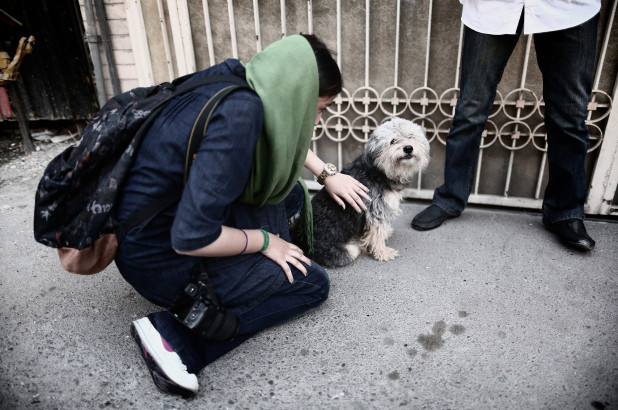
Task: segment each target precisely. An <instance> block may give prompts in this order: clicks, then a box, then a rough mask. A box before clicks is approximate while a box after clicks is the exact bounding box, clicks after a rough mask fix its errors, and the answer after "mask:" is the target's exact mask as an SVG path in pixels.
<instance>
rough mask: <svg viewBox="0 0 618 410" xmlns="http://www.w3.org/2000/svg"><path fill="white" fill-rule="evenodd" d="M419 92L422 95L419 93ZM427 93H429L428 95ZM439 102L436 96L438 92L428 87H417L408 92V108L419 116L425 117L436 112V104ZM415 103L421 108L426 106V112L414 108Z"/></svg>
mask: <svg viewBox="0 0 618 410" xmlns="http://www.w3.org/2000/svg"><path fill="white" fill-rule="evenodd" d="M421 93H422V95H419V94H421ZM427 94H429V96H428V95H427ZM439 102H440V100H439V98H438V94H437V93H436V92H435V91H434V90H433V89H431V88H429V87H420V88H417V89H416V90H414V91H412V93H410V98H409V99H408V104H409V105H410V110H411V111H412V112H413V113H414V114H415V115H417V116H419V117H425V116H427V115H431V114H433V113H434V112H436V110H437V109H438V106H439V105H440V104H439ZM415 105H420V106H421V107H423V108H425V107H427V108H426V112H422V111H417V110H415V109H414V106H415ZM432 106H433V107H432Z"/></svg>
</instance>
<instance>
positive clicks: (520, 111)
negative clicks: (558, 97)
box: [502, 88, 539, 121]
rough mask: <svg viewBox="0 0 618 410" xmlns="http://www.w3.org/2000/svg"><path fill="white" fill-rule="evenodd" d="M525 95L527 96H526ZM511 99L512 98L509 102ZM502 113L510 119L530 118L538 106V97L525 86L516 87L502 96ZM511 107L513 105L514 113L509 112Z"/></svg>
mask: <svg viewBox="0 0 618 410" xmlns="http://www.w3.org/2000/svg"><path fill="white" fill-rule="evenodd" d="M526 96H527V97H528V98H526ZM511 100H513V101H512V102H511ZM502 106H503V111H504V115H506V116H507V117H508V118H509V119H511V120H515V121H517V120H525V119H527V118H530V117H531V116H532V115H533V114H534V113H535V112H536V111H537V107H538V106H539V99H538V98H537V96H536V94H535V93H534V92H532V90H529V89H527V88H516V89H514V90H512V91H511V92H510V93H508V94H507V95H506V97H504V102H503V103H502ZM511 107H514V108H515V110H516V114H515V115H513V114H511V113H509V110H510V108H511Z"/></svg>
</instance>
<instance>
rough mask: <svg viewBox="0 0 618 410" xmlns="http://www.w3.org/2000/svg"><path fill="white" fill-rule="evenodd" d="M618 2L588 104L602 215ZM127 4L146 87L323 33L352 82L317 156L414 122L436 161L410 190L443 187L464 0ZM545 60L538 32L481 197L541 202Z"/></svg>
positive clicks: (592, 200) (130, 0)
mask: <svg viewBox="0 0 618 410" xmlns="http://www.w3.org/2000/svg"><path fill="white" fill-rule="evenodd" d="M108 3H112V1H111V0H108ZM616 5H617V0H608V1H603V3H602V11H601V19H600V29H599V46H598V50H597V64H596V72H595V79H594V92H593V94H592V96H591V101H590V104H589V107H588V108H589V115H588V128H589V131H590V137H591V145H590V149H589V153H588V157H587V160H586V170H587V175H588V182H589V184H590V185H589V188H590V189H589V197H588V200H587V203H586V212H587V213H589V214H596V215H618V206H617V203H618V202H617V198H616V187H617V185H618V165H616V159H617V157H618V113H616V112H615V111H616V110H614V111H612V109H613V108H614V107H613V105H612V102H613V97H615V95H616V90H615V88H616V84H617V81H616V73H617V72H618V69H617V67H618V61H617V60H618V49H617V46H618V45H617V44H615V43H616V41H615V39H616V38H618V36H617V31H618V28H616V27H615V26H616V24H615V21H614V16H615V13H616ZM124 6H125V11H126V21H127V27H128V35H129V37H130V39H131V47H132V53H133V56H134V65H135V71H136V78H137V79H138V84H139V85H151V84H154V83H158V82H162V81H167V80H169V79H172V78H174V77H177V76H180V75H183V74H186V73H189V72H193V71H196V70H201V69H204V68H207V67H209V66H210V65H213V64H215V63H218V62H221V61H223V60H224V59H226V58H229V57H234V58H239V59H241V60H242V61H248V60H249V59H250V58H251V57H252V56H253V55H254V54H255V53H256V52H258V51H260V50H262V48H264V47H265V46H267V45H268V44H270V43H272V42H274V41H276V40H278V39H280V38H282V36H286V35H289V34H296V33H299V32H305V33H315V34H316V35H318V36H319V37H320V38H321V39H322V40H324V41H325V43H326V44H327V45H328V46H329V47H330V48H331V49H332V50H333V52H334V54H335V55H336V59H337V62H338V63H339V66H340V67H341V70H342V73H343V77H344V87H345V89H344V91H343V93H342V94H341V95H340V96H339V97H338V98H337V99H336V100H335V104H333V105H332V106H331V107H330V109H329V112H328V115H327V114H326V113H325V115H324V116H323V118H322V120H321V122H320V125H319V126H318V127H316V130H315V134H314V138H313V149H314V150H315V151H316V153H317V154H318V155H319V156H320V157H321V158H322V159H324V160H325V161H329V162H333V163H335V164H337V165H338V166H339V167H341V166H342V165H344V164H345V163H347V162H348V161H350V160H352V159H353V158H354V157H355V156H356V155H358V154H359V153H360V152H361V151H362V148H363V145H364V143H365V142H366V141H367V139H368V138H369V135H370V133H371V131H372V130H373V129H374V128H375V127H376V126H377V125H378V124H379V123H380V122H381V121H384V120H385V119H387V118H390V117H393V116H399V117H403V118H408V119H412V120H414V121H416V122H417V123H419V124H421V125H422V126H423V127H424V128H425V130H426V132H427V136H428V138H429V139H430V141H431V149H432V161H431V164H430V166H429V167H428V169H427V170H426V171H425V172H424V173H423V174H422V175H419V177H418V179H417V180H416V181H415V182H414V183H413V184H411V185H410V186H409V187H408V188H407V190H406V197H407V198H420V199H430V198H431V197H432V194H433V190H434V188H436V187H437V186H439V185H440V184H441V183H442V171H443V164H444V155H445V139H446V136H447V134H448V130H449V128H450V124H451V121H452V117H453V113H454V108H455V103H456V101H457V97H458V86H459V70H458V67H459V64H460V58H461V44H462V36H463V25H462V24H461V21H460V16H461V5H460V4H459V2H456V1H454V0H428V1H413V0H409V1H406V0H389V1H370V0H366V1H364V2H362V1H354V0H319V1H318V0H314V1H311V0H310V1H305V2H299V1H291V0H288V1H286V0H279V1H277V0H269V1H264V0H261V1H258V0H253V1H252V2H250V1H247V0H243V1H241V0H235V1H234V0H228V1H225V0H167V1H163V0H126V1H125V2H124ZM108 7H109V4H108ZM612 38H613V39H614V41H613V42H612V41H611V39H612ZM535 60H536V59H535V51H534V45H533V42H532V38H531V36H523V35H522V36H521V38H520V41H519V43H518V45H517V47H516V49H515V51H514V53H513V56H512V57H511V59H510V61H509V64H508V65H507V68H506V70H505V72H504V75H503V79H502V81H501V83H500V85H499V87H498V94H497V97H496V100H495V102H494V106H493V110H492V113H491V116H490V119H489V122H488V124H487V127H486V129H485V131H484V132H483V135H482V143H481V151H480V156H479V161H478V168H477V171H476V182H475V186H474V187H473V191H472V195H471V196H470V201H469V202H470V203H475V204H489V205H499V206H506V207H519V208H528V209H540V207H541V201H542V195H543V191H544V187H545V185H546V183H547V158H546V156H547V154H546V135H545V130H544V125H543V112H544V103H543V100H542V97H541V95H542V81H541V74H540V71H539V70H538V67H537V65H536V63H535ZM125 88H127V87H125ZM303 176H304V177H305V178H306V179H307V180H308V185H309V187H310V188H313V189H317V188H318V187H320V186H319V185H318V184H317V183H316V182H314V179H313V176H312V175H310V174H309V173H307V174H303Z"/></svg>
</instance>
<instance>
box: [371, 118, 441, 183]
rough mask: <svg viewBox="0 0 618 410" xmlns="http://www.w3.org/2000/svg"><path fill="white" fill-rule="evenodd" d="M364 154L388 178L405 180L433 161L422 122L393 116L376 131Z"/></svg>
mask: <svg viewBox="0 0 618 410" xmlns="http://www.w3.org/2000/svg"><path fill="white" fill-rule="evenodd" d="M364 155H366V157H367V160H368V161H369V162H371V163H372V164H374V165H375V166H376V167H378V168H380V169H381V170H382V171H384V173H385V174H386V176H387V177H388V178H390V179H393V180H396V181H399V182H401V183H403V184H405V183H408V182H409V181H410V180H411V179H412V177H413V176H414V175H415V174H416V173H417V172H420V171H422V170H423V169H425V167H427V164H429V142H428V141H427V137H426V136H425V132H424V131H423V128H421V127H420V126H419V125H417V124H415V123H413V122H412V121H409V120H405V119H403V118H393V119H391V120H388V121H386V122H384V123H382V124H380V125H379V126H378V127H377V128H376V129H375V130H374V131H373V134H371V137H370V138H369V141H367V144H366V145H365V150H364Z"/></svg>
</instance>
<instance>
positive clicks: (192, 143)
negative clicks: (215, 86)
mask: <svg viewBox="0 0 618 410" xmlns="http://www.w3.org/2000/svg"><path fill="white" fill-rule="evenodd" d="M185 77H186V76H185ZM215 82H231V83H233V85H229V86H227V87H225V88H222V89H221V90H219V91H218V92H217V93H216V94H215V95H213V96H212V97H211V98H210V99H209V100H208V102H206V104H205V105H204V107H203V108H202V110H201V111H200V113H199V114H198V116H197V118H196V120H195V122H194V123H193V128H192V129H191V134H190V135H189V142H188V144H187V155H186V157H185V177H184V182H183V186H184V185H186V183H187V180H188V178H189V170H190V168H191V164H192V163H193V159H195V156H196V155H197V149H198V147H199V144H200V142H201V140H202V137H203V136H204V135H206V129H207V128H208V121H209V120H210V117H211V116H212V114H213V113H214V111H215V109H216V108H217V106H218V105H219V103H220V102H221V100H223V98H225V97H226V96H227V95H228V94H230V93H231V92H232V91H235V90H237V89H240V88H248V89H250V87H249V84H247V82H246V81H244V80H243V79H241V78H240V77H234V76H213V77H206V78H203V79H199V80H196V81H195V82H193V83H191V84H186V83H183V84H182V86H179V87H178V88H176V90H175V91H174V95H175V96H176V95H180V94H182V93H184V92H187V91H190V90H193V89H195V88H197V87H200V86H202V85H206V84H211V83H215ZM181 196H182V192H179V193H177V194H176V195H168V196H166V197H162V198H159V199H158V200H157V201H155V202H153V203H151V204H149V205H147V206H145V207H143V208H141V209H140V210H138V211H136V212H135V213H134V214H133V215H131V216H130V217H129V218H128V219H127V220H126V221H125V222H124V223H122V224H121V226H120V229H119V231H120V232H119V234H118V235H117V236H118V243H120V242H121V241H122V239H123V238H124V235H125V234H126V233H127V232H129V231H130V230H131V229H133V228H134V227H136V226H138V225H141V224H142V223H144V222H146V223H145V224H144V226H142V228H141V229H143V228H144V227H146V226H147V225H148V223H150V221H151V220H152V219H153V218H154V217H155V216H157V215H158V214H159V213H161V212H163V211H164V210H165V209H166V208H167V207H169V206H170V205H172V204H174V203H175V202H177V201H179V200H180V197H181ZM141 229H140V231H141ZM138 235H139V232H138Z"/></svg>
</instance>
